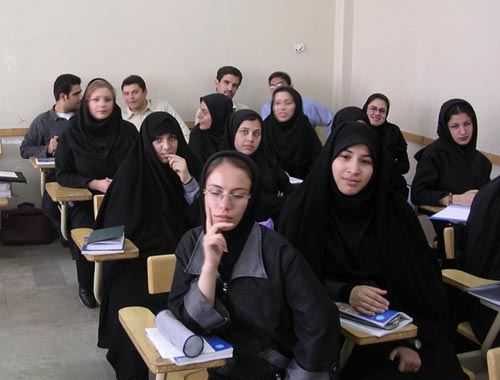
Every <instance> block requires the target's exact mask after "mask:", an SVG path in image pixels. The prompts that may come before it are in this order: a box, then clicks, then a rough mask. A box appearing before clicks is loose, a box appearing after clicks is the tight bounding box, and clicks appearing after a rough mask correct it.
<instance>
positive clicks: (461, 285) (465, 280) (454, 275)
mask: <svg viewBox="0 0 500 380" xmlns="http://www.w3.org/2000/svg"><path fill="white" fill-rule="evenodd" d="M441 273H442V275H443V281H444V282H445V283H446V284H448V285H450V286H453V287H454V288H457V289H460V290H464V289H468V288H475V287H476V286H483V285H488V284H494V283H497V282H500V281H495V280H488V279H486V278H482V277H477V276H474V275H472V274H470V273H467V272H464V271H461V270H459V269H443V270H442V271H441Z"/></svg>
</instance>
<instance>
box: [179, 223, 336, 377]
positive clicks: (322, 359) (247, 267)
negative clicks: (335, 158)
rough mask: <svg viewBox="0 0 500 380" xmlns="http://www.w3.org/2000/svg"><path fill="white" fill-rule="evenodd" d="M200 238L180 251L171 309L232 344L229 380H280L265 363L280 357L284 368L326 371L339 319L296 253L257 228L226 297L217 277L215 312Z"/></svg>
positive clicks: (187, 239) (191, 238)
mask: <svg viewBox="0 0 500 380" xmlns="http://www.w3.org/2000/svg"><path fill="white" fill-rule="evenodd" d="M202 236H203V235H202V229H201V227H199V228H196V229H193V230H191V231H189V232H188V233H187V234H186V235H184V237H183V238H182V240H181V242H180V243H179V246H178V247H177V250H176V256H177V266H176V270H175V276H174V281H173V286H172V290H171V293H170V299H169V307H170V309H171V310H172V311H173V312H174V314H175V315H176V316H177V317H178V318H179V319H180V320H182V321H183V322H184V323H185V324H186V325H187V326H188V327H189V328H191V329H193V330H194V331H198V332H203V333H213V332H215V333H217V334H218V335H220V336H221V337H223V338H224V339H226V340H227V341H229V342H230V343H232V344H233V345H234V350H235V354H234V360H233V361H232V362H231V363H230V364H228V365H227V366H225V367H223V369H222V370H221V372H222V373H224V375H225V376H227V378H229V379H263V378H266V379H267V378H269V377H263V376H265V375H267V376H272V375H273V374H274V373H276V372H281V373H283V370H282V369H279V368H277V366H276V367H275V366H272V365H271V364H270V363H269V362H267V361H266V360H263V357H268V355H269V354H270V353H271V352H275V351H277V352H279V353H280V356H282V357H284V358H283V359H287V360H286V362H285V363H284V364H285V367H286V366H287V362H288V361H289V360H291V359H295V361H296V362H297V363H298V364H299V365H300V366H301V367H302V368H303V369H304V370H306V371H329V369H330V367H331V365H332V364H333V363H335V362H336V361H337V360H338V355H339V344H340V343H339V319H338V312H337V310H336V308H335V307H334V306H333V303H332V302H331V301H330V300H329V299H328V297H327V295H326V293H325V291H324V290H323V289H322V287H321V284H320V283H319V282H318V280H317V278H316V277H315V276H314V274H313V272H312V270H311V269H310V268H309V266H308V265H307V263H306V262H305V261H304V259H303V258H302V256H301V255H300V254H299V252H298V251H297V250H296V249H295V248H294V247H293V246H292V245H291V244H290V243H289V242H288V241H287V240H286V239H285V238H283V237H282V236H281V235H279V234H277V233H275V232H274V231H271V230H269V229H267V228H265V227H262V226H257V225H255V226H254V228H253V230H252V233H251V234H250V237H249V240H251V241H252V243H249V240H247V243H246V244H247V245H246V247H247V246H249V247H251V248H250V249H247V251H246V252H245V249H244V250H243V252H242V253H241V256H240V257H239V259H238V261H237V262H236V264H235V266H234V270H233V273H232V278H231V279H230V280H229V282H228V283H227V286H226V288H227V291H224V290H223V284H222V281H221V280H220V277H219V279H218V281H217V290H216V301H215V307H212V306H210V305H209V304H208V303H206V301H204V298H203V296H202V295H201V293H200V292H199V290H198V287H197V282H196V280H197V278H198V276H199V274H200V270H201V265H202V263H203V249H202V246H201V245H200V244H201V238H202ZM255 239H256V240H255ZM256 241H257V242H258V243H260V244H257V245H254V243H255V242H256ZM238 262H240V263H241V264H238ZM200 297H201V298H200ZM266 350H267V351H266ZM270 350H271V351H270ZM225 371H229V373H225ZM272 378H273V379H274V377H272Z"/></svg>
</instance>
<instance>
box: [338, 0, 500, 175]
mask: <svg viewBox="0 0 500 380" xmlns="http://www.w3.org/2000/svg"><path fill="white" fill-rule="evenodd" d="M337 3H341V4H343V7H344V8H348V10H347V16H346V17H347V18H349V17H350V15H349V12H352V20H353V21H352V26H351V29H352V33H351V34H350V35H349V36H347V37H346V39H348V40H349V39H350V40H351V41H352V45H351V46H350V50H351V55H350V56H349V57H347V58H346V57H344V61H346V60H347V61H349V60H350V62H351V64H352V66H351V67H350V73H347V75H348V78H346V79H343V80H344V82H349V83H350V87H349V89H347V90H345V91H344V92H343V94H342V95H343V97H342V100H341V102H342V105H349V104H357V105H360V106H361V105H362V104H363V103H364V101H365V99H366V98H367V97H368V95H370V94H371V93H373V92H382V93H385V94H386V95H387V96H388V97H389V98H390V100H391V110H390V115H389V120H390V121H392V122H394V123H396V124H398V125H399V126H400V127H401V129H403V130H406V131H410V132H413V133H417V134H422V135H425V136H430V137H437V135H436V126H437V118H438V113H439V108H440V106H441V104H442V103H443V102H444V101H446V100H447V99H450V98H456V97H459V98H464V99H467V100H468V101H469V102H470V103H471V104H472V105H473V106H474V109H475V111H476V114H477V117H478V126H479V136H478V148H479V149H482V150H485V151H489V152H492V153H496V154H500V148H499V143H500V128H498V124H499V121H498V111H497V109H498V104H499V98H498V96H496V94H497V87H498V82H499V81H498V75H499V74H498V68H499V67H500V44H499V43H498V41H497V40H498V36H499V35H500V24H499V23H498V15H499V14H500V3H499V2H497V1H495V0H481V1H469V0H440V1H435V0H421V1H418V2H415V1H407V0H403V1H402V0H379V1H371V0H354V1H352V2H351V1H346V2H344V1H337ZM345 3H347V4H349V5H345ZM336 52H337V51H336ZM348 53H349V52H348ZM335 59H337V54H336V55H335ZM412 165H414V162H412ZM498 174H500V170H499V168H498V167H495V169H494V173H493V176H496V175H498Z"/></svg>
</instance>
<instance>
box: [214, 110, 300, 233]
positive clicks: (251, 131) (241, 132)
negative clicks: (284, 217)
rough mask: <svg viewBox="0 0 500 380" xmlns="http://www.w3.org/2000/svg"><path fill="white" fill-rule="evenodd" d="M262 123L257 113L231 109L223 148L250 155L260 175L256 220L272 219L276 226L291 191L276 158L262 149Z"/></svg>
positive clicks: (286, 177)
mask: <svg viewBox="0 0 500 380" xmlns="http://www.w3.org/2000/svg"><path fill="white" fill-rule="evenodd" d="M262 128H263V122H262V118H261V117H260V115H259V114H258V113H257V112H255V111H252V110H249V109H244V110H239V111H236V112H234V113H233V114H232V115H231V118H230V119H229V122H228V124H227V127H226V133H225V134H224V141H223V143H224V148H225V149H232V150H237V151H238V152H240V153H243V154H246V155H247V156H250V157H251V158H252V160H253V161H254V162H255V164H256V165H257V168H258V170H259V175H260V194H259V204H258V205H257V212H256V220H257V221H264V220H267V219H268V218H271V219H272V220H273V223H274V226H275V227H276V226H277V224H278V220H279V215H280V212H281V207H282V205H283V201H284V199H285V197H286V196H287V195H288V194H290V193H291V192H292V190H293V187H292V185H291V184H290V181H289V179H288V176H287V175H286V173H285V172H284V171H283V169H282V168H281V166H280V165H279V163H278V161H277V160H276V159H275V158H274V157H273V156H272V155H269V154H266V153H265V152H264V149H263V147H262V146H263V142H262V139H263V133H262V132H263V131H262Z"/></svg>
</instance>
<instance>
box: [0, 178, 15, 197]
mask: <svg viewBox="0 0 500 380" xmlns="http://www.w3.org/2000/svg"><path fill="white" fill-rule="evenodd" d="M11 196H12V193H11V190H10V183H9V182H0V197H2V198H10V197H11Z"/></svg>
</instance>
